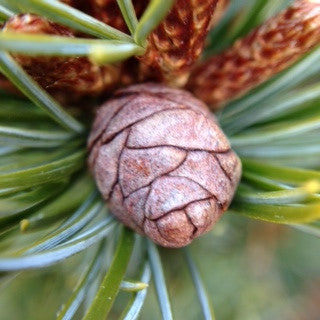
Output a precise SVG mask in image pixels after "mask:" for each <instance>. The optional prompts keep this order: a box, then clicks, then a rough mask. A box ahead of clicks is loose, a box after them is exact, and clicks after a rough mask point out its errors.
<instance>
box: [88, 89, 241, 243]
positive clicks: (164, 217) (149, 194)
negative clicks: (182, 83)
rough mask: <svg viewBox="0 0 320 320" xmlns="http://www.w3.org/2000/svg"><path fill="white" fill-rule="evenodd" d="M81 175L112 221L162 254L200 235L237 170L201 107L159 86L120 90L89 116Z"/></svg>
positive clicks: (230, 190)
mask: <svg viewBox="0 0 320 320" xmlns="http://www.w3.org/2000/svg"><path fill="white" fill-rule="evenodd" d="M88 146H89V150H90V156H89V167H90V169H91V171H92V173H93V175H94V177H95V180H96V182H97V185H98V188H99V190H100V192H101V194H102V196H103V197H104V199H105V200H107V201H109V204H110V208H111V210H112V212H113V214H114V215H115V216H116V217H117V218H118V219H119V220H121V221H122V222H123V223H124V224H125V225H127V226H128V227H130V228H132V229H134V230H136V231H137V232H139V233H141V234H143V235H146V236H148V237H149V238H151V239H152V240H153V241H155V242H156V243H158V244H160V245H162V246H166V247H181V246H185V245H187V244H188V243H190V242H191V241H192V240H193V239H194V238H195V237H198V236H199V235H201V234H203V233H204V232H207V231H209V230H210V229H211V227H212V225H213V224H214V223H215V222H216V220H217V219H218V218H219V217H220V216H221V214H222V213H223V212H224V211H225V210H226V209H227V208H228V206H229V204H230V202H231V199H232V197H233V194H234V192H235V188H236V186H237V183H238V182H239V179H240V173H241V164H240V160H239V159H238V157H237V156H236V155H235V153H234V152H233V151H232V150H231V149H230V145H229V143H228V141H227V138H226V137H225V136H224V134H223V133H222V131H221V130H220V128H219V127H218V124H217V122H216V121H215V119H214V118H213V116H212V115H211V114H210V113H209V111H208V109H207V108H206V106H205V105H204V104H203V103H202V102H200V101H199V100H197V99H195V98H194V97H193V96H192V95H190V94H189V93H188V92H186V91H182V90H178V89H171V88H168V87H165V86H163V85H159V84H142V85H135V86H131V87H128V88H127V89H124V90H120V91H118V92H117V93H116V94H115V97H114V98H113V99H112V100H110V101H108V102H106V103H105V104H104V105H103V106H102V107H101V108H100V109H99V110H98V112H97V115H96V119H95V122H94V125H93V129H92V131H91V135H90V138H89V142H88Z"/></svg>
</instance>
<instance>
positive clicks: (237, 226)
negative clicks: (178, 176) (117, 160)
mask: <svg viewBox="0 0 320 320" xmlns="http://www.w3.org/2000/svg"><path fill="white" fill-rule="evenodd" d="M319 17H320V2H319V1H316V0H297V1H286V0H281V1H277V2H273V1H262V0H256V1H241V2H240V1H239V2H238V1H224V0H220V1H218V0H211V1H182V0H177V1H166V2H165V3H164V2H163V1H157V0H152V1H143V0H141V1H133V3H132V2H131V1H124V0H122V1H121V0H119V1H113V0H109V1H108V0H105V1H95V0H92V1H72V0H70V1H61V2H58V1H53V0H52V1H45V0H37V1H36V0H23V1H21V0H20V1H7V0H2V1H0V19H1V26H2V27H1V29H2V32H1V33H0V71H1V74H2V76H1V78H0V86H1V88H2V89H1V91H0V121H1V123H0V137H1V140H0V144H1V146H0V154H1V157H0V187H1V190H0V213H1V215H0V227H1V231H0V237H1V240H0V241H1V242H0V246H1V256H0V270H1V271H2V273H1V290H2V292H1V296H0V304H2V305H3V306H2V307H1V311H0V318H4V319H54V318H55V317H57V319H72V318H75V319H81V318H84V319H86V320H87V319H97V320H99V319H105V318H106V317H108V319H136V318H137V317H138V316H139V314H140V312H141V310H142V313H141V317H142V318H144V319H150V318H152V319H156V318H161V317H162V318H163V319H172V318H173V317H174V318H176V319H200V318H204V319H213V318H214V312H213V308H212V305H211V304H212V301H216V304H215V312H216V314H217V319H248V318H249V317H253V316H256V317H258V316H257V315H260V317H261V318H263V315H265V317H266V318H267V319H269V318H272V317H273V318H281V319H300V318H301V319H316V317H317V316H318V314H319V309H318V308H319V307H318V305H317V303H313V299H315V301H317V299H316V297H317V295H318V296H319V291H318V290H319V289H317V286H315V287H314V286H313V285H312V282H313V281H315V279H319V272H317V271H314V270H319V261H318V259H314V260H312V257H314V256H315V254H313V253H314V252H317V250H316V248H315V247H316V246H317V244H316V242H314V241H313V240H311V238H310V239H309V238H306V237H304V236H303V235H302V233H299V232H300V231H292V230H293V228H294V229H300V230H302V231H304V232H306V233H308V234H311V235H315V236H319V235H320V224H319V218H320V200H319V199H320V195H319V189H320V187H319V184H320V182H319V181H320V171H319V168H320V165H319V161H320V160H319V159H320V153H319V152H320V142H319V140H320V139H319V133H320V129H319V127H320V113H319V97H320V87H319V83H318V79H319V77H318V72H319V69H320V67H319V63H318V61H319V56H320V51H319V50H320V48H319V47H318V44H319V37H320V31H319V30H320V28H319V23H320V18H319ZM145 82H153V83H157V84H159V83H161V84H164V85H166V86H170V87H178V88H184V89H185V90H187V91H189V92H191V93H192V94H194V95H195V96H196V97H197V98H199V99H200V100H202V101H203V102H205V103H207V105H208V106H209V107H210V108H211V109H212V110H213V111H215V114H216V118H217V120H214V121H216V122H215V125H217V123H219V125H220V126H221V128H222V130H223V131H224V133H225V134H226V136H227V137H228V139H229V141H230V144H231V146H232V148H233V150H234V151H235V152H236V153H237V154H238V155H239V157H240V159H241V162H242V167H243V173H242V178H241V182H240V184H239V186H238V188H237V191H236V194H235V197H234V199H233V202H232V203H231V206H230V208H229V211H228V213H227V214H225V215H224V218H223V219H222V220H221V221H220V222H218V223H217V225H216V226H215V227H214V229H213V230H212V231H211V232H209V233H208V234H207V235H206V236H204V237H201V238H199V239H198V240H197V241H196V242H195V243H193V244H192V245H190V246H188V247H185V248H183V249H174V250H168V249H166V250H165V249H160V248H159V247H157V246H156V245H155V244H153V243H152V242H151V241H150V240H147V239H146V238H145V237H141V236H139V235H138V234H135V233H134V232H132V231H129V230H128V229H125V228H124V227H123V226H122V225H121V224H120V223H119V222H118V221H117V220H115V219H114V218H113V216H112V213H111V212H109V209H108V206H106V205H105V203H104V201H103V199H102V197H101V196H100V194H99V192H98V191H97V190H96V187H95V182H94V180H93V178H92V176H91V174H90V173H89V171H88V169H87V147H86V144H87V139H88V135H89V132H90V130H91V125H92V121H93V117H94V114H95V110H96V109H97V106H99V105H100V104H101V103H103V102H104V101H106V100H108V101H110V99H116V100H117V99H118V100H119V99H121V94H119V93H118V96H117V94H116V96H115V97H113V98H112V94H113V93H114V92H126V91H121V90H122V88H125V87H127V86H128V85H134V84H137V83H145ZM135 88H142V87H139V86H138V87H135ZM116 90H118V91H116ZM119 90H120V91H119ZM139 90H140V89H139ZM129 91H130V90H129ZM175 92H176V91H175ZM135 94H139V91H138V92H135ZM186 94H187V93H186ZM183 97H185V99H186V101H183V102H181V103H191V102H190V101H191V100H192V99H194V98H192V97H191V96H190V95H189V96H187V95H184V94H183V95H182V98H183ZM180 98H181V97H180ZM190 99H191V100H190ZM187 100H188V101H187ZM189 100H190V101H189ZM208 117H209V115H208ZM180 129H181V128H180ZM185 129H188V128H185ZM243 216H245V217H249V218H253V219H255V220H262V221H263V222H254V221H253V220H252V221H251V220H247V219H246V218H245V217H243ZM270 222H271V223H273V224H270ZM279 224H283V225H286V226H283V227H278V226H279ZM169 227H170V226H169ZM292 227H293V228H292ZM169 229H170V228H169ZM285 241H291V243H292V245H294V249H292V248H291V251H290V250H289V249H288V250H283V252H281V249H277V244H281V245H283V246H284V243H285ZM257 248H258V251H257ZM318 249H319V248H318ZM313 250H315V251H313ZM160 253H161V255H160ZM277 255H279V257H276V256H277ZM71 256H72V257H71ZM68 258H69V259H68ZM292 261H295V262H297V261H299V263H300V264H299V265H298V267H297V268H300V270H301V273H300V277H304V278H305V282H303V284H301V279H299V281H298V277H297V273H298V272H297V270H295V269H294V268H293V266H292V264H290V262H292ZM286 262H287V264H286ZM246 264H248V265H246ZM275 264H278V267H276V266H275ZM279 265H280V266H279ZM293 265H294V264H293ZM49 266H51V267H50V268H47V267H49ZM198 266H200V271H199V270H198V269H197V267H198ZM247 269H248V270H247ZM27 270H34V271H33V272H32V273H31V272H30V271H29V272H28V271H27ZM294 270H295V271H294ZM22 271H23V272H22ZM246 271H247V273H248V274H247V273H246ZM289 278H290V280H288V279H289ZM149 285H150V286H151V287H152V286H154V289H153V288H148V286H149ZM286 288H288V289H289V290H291V291H294V290H295V291H296V292H299V298H297V297H296V296H295V295H294V294H292V296H290V299H291V300H290V299H289V302H286V301H283V302H282V304H281V303H279V300H281V298H282V299H283V297H285V294H284V293H283V292H284V291H285V289H286ZM299 290H300V291H299ZM206 292H208V294H206ZM263 292H265V295H264V294H263ZM302 293H304V294H305V296H302ZM155 297H156V300H155V299H154V298H155ZM145 299H147V301H146V302H145ZM224 299H225V300H227V302H226V301H224ZM154 300H155V301H157V302H158V304H159V308H158V309H154V308H153V304H154V303H155V301H154ZM39 301H41V303H39ZM297 301H298V302H297ZM9 302H10V303H9ZM59 305H60V307H59ZM270 305H274V308H271V309H272V310H270V307H269V306H270ZM143 307H144V309H143ZM172 310H173V311H172Z"/></svg>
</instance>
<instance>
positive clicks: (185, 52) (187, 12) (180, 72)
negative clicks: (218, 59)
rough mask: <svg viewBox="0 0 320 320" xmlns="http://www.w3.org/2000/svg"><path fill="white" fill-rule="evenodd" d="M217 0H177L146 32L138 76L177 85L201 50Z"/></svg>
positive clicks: (181, 81) (185, 76)
mask: <svg viewBox="0 0 320 320" xmlns="http://www.w3.org/2000/svg"><path fill="white" fill-rule="evenodd" d="M217 1H218V0H210V1H208V0H177V1H176V2H175V4H174V6H173V8H172V9H171V11H170V13H169V14H168V16H167V17H166V19H165V20H164V21H163V22H162V23H161V24H160V25H159V26H158V27H157V28H156V30H155V31H154V32H152V34H151V35H150V36H149V45H148V49H147V53H146V55H144V56H143V57H141V67H140V76H141V78H142V79H140V80H156V81H160V82H165V83H167V84H170V85H173V86H178V87H181V86H183V85H184V84H185V83H186V81H187V80H188V76H189V71H190V67H191V66H192V64H193V63H194V62H195V61H196V60H197V59H198V57H199V55H200V54H201V52H202V49H203V46H204V41H205V38H206V36H207V33H208V30H209V26H210V21H211V18H212V15H213V12H214V9H215V6H216V3H217Z"/></svg>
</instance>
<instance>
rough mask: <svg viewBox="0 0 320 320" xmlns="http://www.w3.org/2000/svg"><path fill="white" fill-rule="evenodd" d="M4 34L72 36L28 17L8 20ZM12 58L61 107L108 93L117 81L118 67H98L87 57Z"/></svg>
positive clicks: (42, 21) (50, 23)
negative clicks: (7, 32)
mask: <svg viewBox="0 0 320 320" xmlns="http://www.w3.org/2000/svg"><path fill="white" fill-rule="evenodd" d="M6 31H9V32H19V33H29V34H48V35H57V36H63V37H74V35H75V34H74V32H73V31H72V30H70V29H68V28H66V27H63V26H61V25H59V24H56V23H53V22H50V21H48V20H46V19H44V18H41V17H38V16H36V15H31V14H23V15H18V16H14V17H13V18H11V19H9V20H8V21H7V22H6V23H5V25H4V27H3V32H6ZM14 57H15V59H16V60H17V62H18V63H19V64H20V65H21V66H22V67H23V68H24V69H25V70H26V71H27V72H28V74H30V75H31V76H32V77H33V78H34V79H35V80H36V81H37V82H38V83H39V84H40V85H41V86H42V87H43V88H44V89H46V90H47V91H48V92H49V93H50V94H52V95H53V96H54V97H55V98H56V99H57V100H59V101H60V102H62V103H64V104H69V103H74V102H78V101H81V100H82V99H83V98H89V97H96V96H99V95H102V94H105V93H107V92H110V91H111V90H113V89H114V88H115V87H116V85H117V84H118V81H119V79H120V72H121V67H120V66H117V65H112V66H111V65H107V66H99V65H97V64H94V63H92V62H91V61H89V60H88V59H87V58H82V57H75V58H65V57H50V58H48V57H40V56H38V57H31V56H21V55H15V56H14Z"/></svg>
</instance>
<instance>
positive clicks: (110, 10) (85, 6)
mask: <svg viewBox="0 0 320 320" xmlns="http://www.w3.org/2000/svg"><path fill="white" fill-rule="evenodd" d="M62 2H64V3H66V4H68V5H70V6H72V7H74V8H76V9H78V10H80V11H83V12H85V13H86V14H88V15H90V16H92V17H94V18H96V19H98V20H100V21H102V22H104V23H106V24H108V25H109V26H111V27H113V28H116V29H118V30H120V31H123V32H128V28H127V25H126V23H125V21H124V19H123V17H122V14H121V11H120V9H119V6H118V4H117V1H116V0H63V1H62ZM148 2H149V1H148V0H138V1H133V5H134V7H135V11H136V14H137V16H138V17H140V15H141V14H142V12H143V10H144V9H145V8H146V6H147V4H148Z"/></svg>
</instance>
